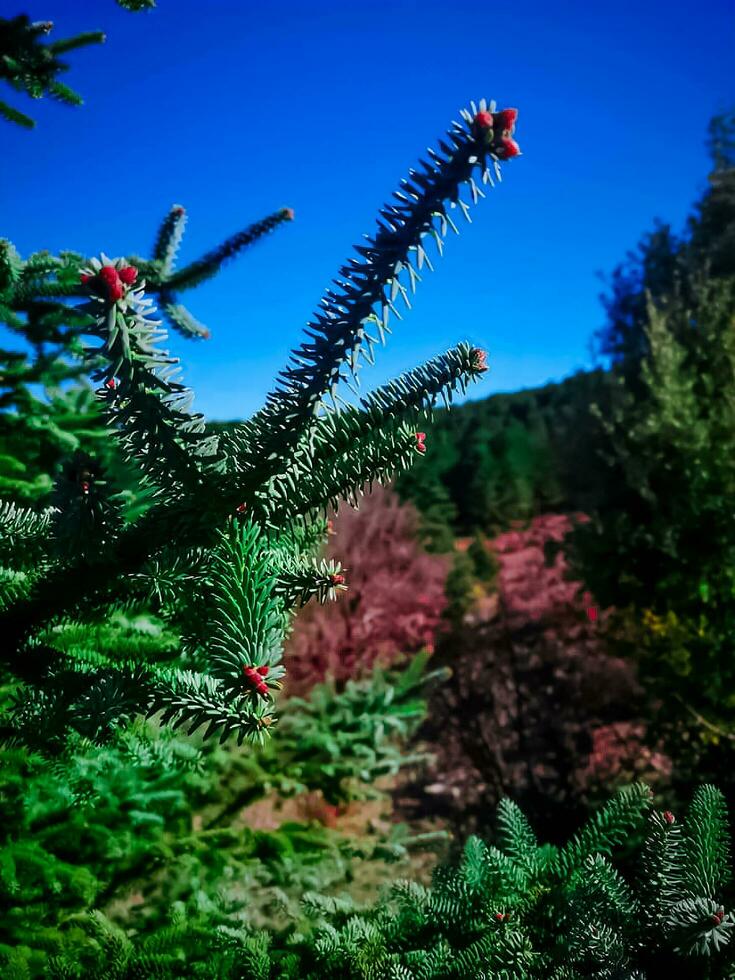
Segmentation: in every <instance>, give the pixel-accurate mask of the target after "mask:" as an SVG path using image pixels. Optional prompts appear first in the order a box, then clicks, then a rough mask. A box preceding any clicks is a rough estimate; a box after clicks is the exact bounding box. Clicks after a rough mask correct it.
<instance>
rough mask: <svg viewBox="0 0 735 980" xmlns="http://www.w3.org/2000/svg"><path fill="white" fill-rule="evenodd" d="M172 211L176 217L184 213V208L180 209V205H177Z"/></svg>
mask: <svg viewBox="0 0 735 980" xmlns="http://www.w3.org/2000/svg"><path fill="white" fill-rule="evenodd" d="M172 210H173V212H174V214H176V215H181V214H183V213H184V208H182V207H181V205H180V204H177V205H176V207H175V208H173V209H172Z"/></svg>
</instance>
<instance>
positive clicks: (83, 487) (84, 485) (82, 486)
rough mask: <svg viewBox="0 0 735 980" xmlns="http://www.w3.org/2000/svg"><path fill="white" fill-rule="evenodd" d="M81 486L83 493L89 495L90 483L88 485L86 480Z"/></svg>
mask: <svg viewBox="0 0 735 980" xmlns="http://www.w3.org/2000/svg"><path fill="white" fill-rule="evenodd" d="M80 486H81V488H82V493H89V483H87V481H86V480H82V482H81V484H80Z"/></svg>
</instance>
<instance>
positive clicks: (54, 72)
mask: <svg viewBox="0 0 735 980" xmlns="http://www.w3.org/2000/svg"><path fill="white" fill-rule="evenodd" d="M53 26H54V25H53V24H52V23H51V21H48V20H45V21H33V22H32V21H31V19H30V17H27V16H26V15H25V14H21V15H19V16H18V17H12V18H10V19H6V18H4V17H0V82H5V83H6V84H8V85H10V86H11V87H12V88H13V89H15V91H17V92H25V94H26V95H29V96H30V97H31V98H32V99H40V98H41V97H42V96H44V95H50V96H51V97H52V98H54V99H58V100H59V101H60V102H65V103H66V104H67V105H81V102H82V99H81V96H79V95H78V94H77V93H76V92H75V91H74V90H73V89H71V88H69V86H68V85H65V84H64V83H63V82H60V81H59V79H58V78H57V76H58V75H60V74H61V73H62V72H64V71H67V69H68V67H69V66H68V65H67V64H66V63H65V62H63V61H62V60H61V58H60V57H59V56H60V55H63V54H66V52H67V51H73V50H75V49H76V48H81V47H85V46H86V45H88V44H101V43H102V42H103V41H104V40H105V35H104V34H103V33H102V32H101V31H88V32H86V33H83V34H77V35H75V36H74V37H69V38H66V39H65V40H63V41H51V42H50V43H45V41H44V40H43V39H44V38H45V37H46V36H47V35H48V34H49V32H50V31H51V29H52V28H53ZM0 116H2V117H4V118H5V119H6V120H7V121H8V122H12V123H17V124H18V125H19V126H24V127H26V128H27V129H33V127H34V126H35V123H34V121H33V119H31V117H30V116H27V115H26V114H25V113H24V112H21V111H20V110H19V109H16V108H14V107H13V106H11V105H8V103H7V102H5V101H2V100H0Z"/></svg>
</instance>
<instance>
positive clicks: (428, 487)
mask: <svg viewBox="0 0 735 980" xmlns="http://www.w3.org/2000/svg"><path fill="white" fill-rule="evenodd" d="M608 392H609V385H608V383H607V379H606V374H605V372H604V371H603V370H601V369H598V370H596V371H590V372H580V373H578V374H575V375H573V376H572V377H570V378H567V379H566V380H564V381H561V382H559V383H556V384H548V385H545V386H544V387H542V388H532V389H528V390H525V391H519V392H514V393H513V394H498V395H491V396H490V397H489V398H485V399H483V400H482V401H471V402H467V403H465V404H464V405H459V406H456V407H453V408H452V409H450V410H449V411H446V410H444V409H442V410H440V411H437V413H436V415H435V418H434V421H433V422H431V423H429V424H428V425H427V433H428V438H427V446H428V452H427V454H426V456H425V457H424V458H423V459H422V460H420V462H419V463H418V464H417V465H416V466H415V467H414V468H413V470H412V471H411V472H410V473H407V474H406V475H405V476H402V477H401V479H400V481H399V483H398V490H399V492H400V493H401V495H402V496H403V497H404V499H410V500H411V501H413V502H414V503H415V504H416V505H417V507H418V508H419V509H420V510H421V512H422V513H423V514H424V516H425V519H426V523H427V531H428V534H429V537H430V540H431V542H432V543H433V544H434V545H435V546H437V547H440V546H441V544H442V543H443V540H444V529H446V528H451V529H452V531H453V532H454V533H459V534H468V533H472V532H473V531H475V530H477V529H480V530H482V531H485V532H492V531H496V530H498V529H502V528H505V527H507V526H508V524H509V522H510V521H511V520H517V519H519V518H520V519H523V518H528V517H531V516H533V515H535V514H539V513H544V512H547V511H555V512H558V511H568V510H588V509H589V508H591V507H593V506H594V504H595V502H596V500H597V499H598V496H599V491H600V480H601V479H602V469H601V466H600V462H599V459H600V452H601V450H602V447H603V439H604V433H603V430H602V427H601V426H600V424H599V422H598V420H597V418H596V416H595V414H594V413H593V412H592V411H591V410H590V409H591V406H592V405H593V404H597V405H599V406H600V408H601V409H602V410H603V412H604V408H605V403H606V401H607V399H608V398H609V393H608Z"/></svg>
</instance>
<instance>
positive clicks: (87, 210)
mask: <svg viewBox="0 0 735 980" xmlns="http://www.w3.org/2000/svg"><path fill="white" fill-rule="evenodd" d="M10 7H12V8H13V10H12V11H10V12H15V8H16V3H15V2H13V3H4V4H3V10H4V11H9V8H10ZM21 8H24V9H25V10H26V11H27V12H28V13H29V14H30V15H31V16H32V17H33V18H34V19H51V20H53V21H54V23H55V25H56V26H55V31H54V34H53V35H52V37H53V36H58V37H64V36H67V35H69V34H72V33H75V32H77V31H79V30H87V29H93V28H100V29H103V30H105V31H106V32H107V36H108V40H107V43H106V44H105V45H104V46H103V47H100V48H95V47H93V48H89V49H86V50H81V51H78V52H74V53H73V55H71V56H70V60H72V62H73V67H72V70H71V71H70V72H69V73H68V75H67V78H66V80H67V81H68V82H69V84H71V85H73V86H74V87H75V88H77V89H78V90H79V91H80V92H81V93H82V94H83V95H84V97H85V106H84V107H83V108H81V109H78V110H72V109H67V108H66V107H63V106H59V105H57V104H54V103H45V102H40V103H31V102H30V100H27V99H23V100H20V99H19V101H18V102H17V104H18V106H19V108H23V109H26V110H29V109H30V111H31V112H32V113H33V114H34V115H35V117H36V118H37V120H38V127H37V129H36V130H35V131H34V132H32V133H28V132H26V131H23V130H20V129H15V128H11V127H9V126H8V125H7V124H4V125H2V128H1V129H0V235H2V236H5V237H8V238H10V239H11V240H12V241H14V242H15V244H16V246H17V247H18V248H19V250H20V251H21V253H23V254H26V253H27V252H29V251H31V250H33V249H37V248H41V247H46V248H49V249H51V250H58V249H61V248H73V249H77V250H79V251H82V252H86V253H89V254H95V253H98V252H99V251H104V252H106V253H107V254H108V255H117V254H125V253H128V254H129V253H133V252H138V253H142V254H147V253H148V251H149V249H150V246H151V243H152V240H153V237H154V234H155V231H156V228H157V226H158V222H159V220H160V218H161V217H162V216H163V215H164V214H165V213H166V211H167V209H168V207H169V206H170V205H171V204H172V203H181V204H183V205H185V206H186V208H187V210H188V212H189V225H188V231H187V236H186V239H185V242H184V246H183V249H182V253H181V256H182V258H183V259H190V258H194V257H196V256H197V255H198V254H199V253H201V252H202V251H204V250H205V249H208V248H210V247H212V246H213V245H215V244H216V243H217V242H218V241H219V240H220V239H221V238H222V237H224V236H225V235H227V234H229V233H231V232H233V231H235V230H237V229H238V228H240V227H242V226H243V225H246V224H248V223H249V222H251V221H253V220H255V219H257V218H258V217H260V216H262V215H264V214H266V213H269V212H270V211H272V210H274V209H275V208H277V207H280V206H284V205H290V206H292V207H293V208H294V209H295V211H296V221H295V222H294V223H293V224H292V225H289V226H286V227H284V228H282V229H281V230H280V231H279V232H277V233H276V234H275V235H273V236H271V237H270V238H268V239H266V240H265V241H264V242H262V243H260V244H259V245H258V246H256V247H255V248H254V249H253V250H252V251H250V252H249V253H247V255H245V256H243V257H241V258H240V259H239V260H238V261H236V262H234V263H233V264H232V265H230V266H229V267H228V268H227V269H226V271H224V272H223V273H222V274H221V275H220V276H219V277H218V278H217V279H216V280H214V281H212V282H211V283H208V284H206V285H204V286H203V287H200V288H199V289H198V290H196V291H194V292H190V293H188V294H186V298H185V299H186V302H187V304H188V305H189V308H190V309H191V310H192V312H193V313H194V314H195V315H196V316H197V317H198V318H199V319H200V320H202V321H203V322H205V323H206V324H207V325H208V326H209V327H210V328H211V330H212V338H211V339H210V340H209V341H206V342H201V343H197V344H190V343H187V342H186V341H184V340H181V339H180V338H178V337H174V338H172V345H171V346H172V348H173V349H174V350H175V352H176V353H177V354H179V355H180V356H181V358H182V361H183V364H184V367H185V376H186V380H187V381H188V382H189V383H190V384H192V385H193V386H194V388H195V389H196V391H197V402H196V404H197V407H198V408H200V409H201V410H203V411H204V412H205V413H207V414H208V415H209V416H210V417H212V418H234V417H240V416H244V415H248V414H250V413H251V412H252V411H254V410H255V409H257V408H258V407H259V406H260V404H261V403H262V400H263V398H264V396H265V394H266V392H267V390H268V389H269V388H270V385H271V381H272V378H273V377H274V375H275V374H276V372H277V371H278V370H279V369H280V368H281V367H282V366H283V364H284V362H285V360H286V358H287V355H288V351H289V350H290V349H291V348H292V347H293V346H295V344H296V343H297V342H298V341H299V339H300V332H301V329H302V328H303V326H304V324H305V323H306V321H307V320H308V319H309V317H310V315H311V313H312V311H313V310H314V309H315V307H316V305H317V303H318V301H319V298H320V296H321V294H322V292H323V290H324V288H325V287H326V286H327V285H328V284H329V281H330V279H331V278H332V276H333V275H335V274H336V272H337V268H338V266H339V265H341V264H342V263H343V262H344V260H345V259H346V258H347V256H348V255H349V254H350V247H351V245H352V244H354V243H355V242H359V241H360V240H361V237H362V234H363V233H364V232H371V231H372V230H373V227H374V221H375V214H376V211H377V208H378V207H379V206H380V205H382V204H383V203H384V202H385V201H386V200H387V199H388V198H389V196H390V194H391V192H392V191H393V190H394V188H396V187H397V185H398V181H399V179H400V178H401V177H402V176H403V175H404V174H406V172H407V170H408V168H409V167H411V166H413V164H414V162H415V160H416V158H417V156H418V155H419V154H420V153H422V152H423V151H424V149H425V147H426V146H427V145H429V144H434V143H435V141H436V139H437V138H438V137H440V136H441V135H442V134H443V131H444V129H445V128H446V127H447V126H448V125H449V123H450V121H451V120H452V119H453V118H456V116H457V113H458V110H459V109H460V108H461V107H462V106H464V105H466V104H467V103H468V102H469V100H470V99H476V100H477V99H479V98H480V97H482V96H485V97H487V98H494V99H496V100H497V101H498V103H499V104H500V106H501V107H502V106H517V107H518V108H519V112H520V114H519V121H518V127H517V131H516V137H517V139H518V142H519V143H520V145H521V147H522V150H523V154H524V155H523V157H522V158H520V159H518V160H516V161H513V162H512V163H511V164H509V165H508V166H507V167H506V168H505V179H504V182H503V184H502V186H500V187H499V188H497V189H495V190H492V191H490V193H489V195H488V198H487V199H486V200H485V201H484V202H481V204H480V206H479V207H478V208H477V209H475V211H474V221H473V224H472V225H471V226H466V225H465V226H464V227H463V228H462V234H461V237H459V238H456V239H455V238H454V237H452V239H451V240H450V241H449V242H448V246H447V249H446V250H445V258H444V259H443V260H442V261H440V262H438V263H436V264H435V266H436V272H435V273H434V274H431V273H429V274H427V276H426V277H425V278H424V282H423V284H422V285H421V286H420V287H419V293H418V294H417V296H416V300H415V303H414V309H413V311H412V313H410V314H409V315H408V316H407V317H406V318H405V319H404V321H403V323H401V324H398V325H397V327H396V329H395V332H394V335H393V337H391V338H390V339H389V343H388V346H387V348H386V349H385V350H383V351H381V352H379V354H378V361H377V365H376V367H375V368H373V369H370V371H369V373H368V372H364V378H363V383H364V384H365V385H366V386H368V387H369V386H372V385H373V384H377V383H380V382H382V381H384V380H386V379H387V378H388V377H390V376H392V375H395V374H397V373H399V372H400V371H403V370H406V369H408V368H410V367H412V366H413V365H415V364H416V363H418V362H420V361H423V360H425V359H427V358H428V357H431V356H432V355H433V354H435V353H437V352H439V351H441V350H443V349H445V348H447V347H449V346H451V345H452V344H454V343H455V342H457V341H458V340H462V339H467V340H470V341H472V342H474V343H476V344H479V345H482V346H484V347H486V348H487V349H488V350H489V351H490V357H491V361H490V363H491V372H490V375H489V376H488V377H487V380H486V381H484V382H483V385H482V388H476V389H474V392H473V395H474V396H475V397H478V396H480V395H482V394H488V393H490V392H492V391H509V390H513V389H517V388H521V387H526V386H529V385H535V384H541V383H543V382H545V381H547V380H549V379H559V378H561V377H563V376H565V375H567V374H569V373H571V372H572V371H574V370H576V369H578V368H581V367H585V366H588V365H589V364H590V363H591V361H590V352H589V338H590V336H591V334H592V332H593V331H594V330H595V329H596V328H597V327H598V326H599V325H600V324H601V322H602V320H603V314H602V309H601V306H600V303H599V299H598V296H599V293H600V291H601V288H602V282H601V280H600V278H599V275H598V274H599V272H609V271H610V270H611V269H612V268H613V267H614V266H615V264H616V263H617V262H618V261H619V260H620V259H621V258H622V257H623V256H624V254H625V252H626V251H627V249H628V248H630V247H632V246H634V245H635V243H636V242H637V240H638V239H639V237H640V235H641V233H642V232H643V231H644V230H646V229H647V228H649V227H650V226H651V224H652V222H653V220H654V218H656V217H657V216H658V217H661V218H664V219H665V220H668V221H670V222H671V223H672V224H673V226H674V227H675V228H680V227H681V225H682V223H683V221H684V218H685V216H686V214H687V212H688V210H689V207H690V204H691V202H692V201H693V200H694V199H695V198H696V196H697V195H698V194H699V193H700V192H701V190H702V189H703V188H704V186H705V182H706V181H705V178H706V172H707V167H708V161H707V155H706V151H705V148H704V136H705V129H706V124H707V121H708V119H709V117H710V116H711V115H712V114H713V113H715V112H717V111H720V110H722V109H723V108H725V107H726V106H727V105H728V104H730V103H731V102H732V101H733V100H734V99H735V93H734V92H733V87H732V71H731V66H730V64H729V58H730V56H731V53H732V51H733V50H734V49H735V17H734V16H733V13H732V5H731V3H730V0H700V2H698V3H697V4H696V7H695V6H694V5H693V4H692V3H691V2H678V0H673V2H672V0H668V2H666V0H638V2H635V3H633V2H627V0H621V2H618V3H614V4H613V3H590V2H589V0H587V2H556V3H552V4H549V3H546V2H543V3H542V2H540V0H515V2H513V3H506V4H502V5H500V4H492V3H487V2H470V0H452V2H449V0H415V2H414V0H391V2H374V0H371V2H360V3H355V2H352V3H350V2H349V0H339V2H337V0H334V2H333V0H329V2H326V0H312V2H309V3H307V2H262V3H253V2H250V0H245V2H242V3H235V2H229V3H226V2H218V0H208V2H206V3H202V2H201V0H159V5H158V7H157V8H156V9H155V10H154V11H151V12H148V13H145V14H129V13H126V12H124V11H122V10H120V9H119V8H118V7H117V6H116V5H115V4H114V3H113V2H112V0H98V2H97V3H94V4H90V3H88V2H81V0H63V2H62V0H26V2H25V3H20V4H18V5H17V9H19V10H20V9H21Z"/></svg>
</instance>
